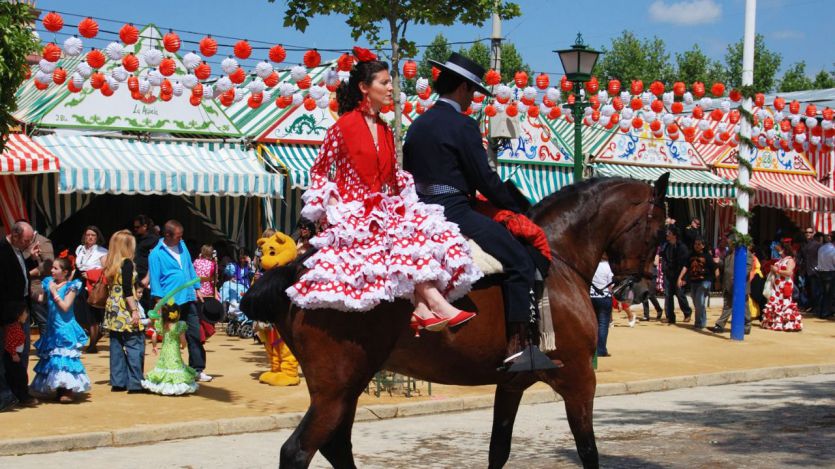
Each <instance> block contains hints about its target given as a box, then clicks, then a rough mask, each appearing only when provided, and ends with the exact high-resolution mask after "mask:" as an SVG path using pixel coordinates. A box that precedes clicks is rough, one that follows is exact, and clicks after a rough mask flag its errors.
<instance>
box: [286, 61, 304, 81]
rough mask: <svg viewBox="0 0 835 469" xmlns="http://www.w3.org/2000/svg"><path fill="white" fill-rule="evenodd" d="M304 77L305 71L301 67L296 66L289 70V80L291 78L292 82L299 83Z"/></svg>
mask: <svg viewBox="0 0 835 469" xmlns="http://www.w3.org/2000/svg"><path fill="white" fill-rule="evenodd" d="M305 75H307V69H306V68H304V67H302V66H301V65H296V66H294V67H293V68H291V69H290V78H292V79H293V81H299V80H301V79H303V78H304V77H305Z"/></svg>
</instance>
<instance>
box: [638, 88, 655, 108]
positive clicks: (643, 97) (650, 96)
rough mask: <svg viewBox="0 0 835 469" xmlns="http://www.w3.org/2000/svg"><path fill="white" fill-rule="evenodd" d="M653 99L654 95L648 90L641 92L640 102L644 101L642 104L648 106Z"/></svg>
mask: <svg viewBox="0 0 835 469" xmlns="http://www.w3.org/2000/svg"><path fill="white" fill-rule="evenodd" d="M654 99H655V95H653V94H652V93H650V92H649V91H644V92H643V93H641V102H642V103H644V106H649V105H650V104H651V103H652V101H653V100H654Z"/></svg>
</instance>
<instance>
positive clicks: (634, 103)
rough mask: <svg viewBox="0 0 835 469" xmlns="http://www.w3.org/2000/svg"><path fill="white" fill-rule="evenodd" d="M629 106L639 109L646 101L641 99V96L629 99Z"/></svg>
mask: <svg viewBox="0 0 835 469" xmlns="http://www.w3.org/2000/svg"><path fill="white" fill-rule="evenodd" d="M629 107H631V108H632V109H634V110H636V111H638V110H640V109H642V108H643V107H644V103H643V101H641V98H632V100H631V101H629Z"/></svg>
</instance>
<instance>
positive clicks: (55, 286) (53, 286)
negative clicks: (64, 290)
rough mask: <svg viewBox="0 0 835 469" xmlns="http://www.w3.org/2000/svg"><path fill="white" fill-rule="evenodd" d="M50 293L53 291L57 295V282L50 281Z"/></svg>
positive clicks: (53, 294)
mask: <svg viewBox="0 0 835 469" xmlns="http://www.w3.org/2000/svg"><path fill="white" fill-rule="evenodd" d="M49 293H52V296H55V295H57V294H58V285H55V283H50V284H49Z"/></svg>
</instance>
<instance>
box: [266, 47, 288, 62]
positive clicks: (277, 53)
mask: <svg viewBox="0 0 835 469" xmlns="http://www.w3.org/2000/svg"><path fill="white" fill-rule="evenodd" d="M269 56H270V60H271V61H273V62H275V63H281V62H284V59H286V58H287V51H285V50H284V46H282V45H281V44H278V45H275V46H272V47H270V53H269Z"/></svg>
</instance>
